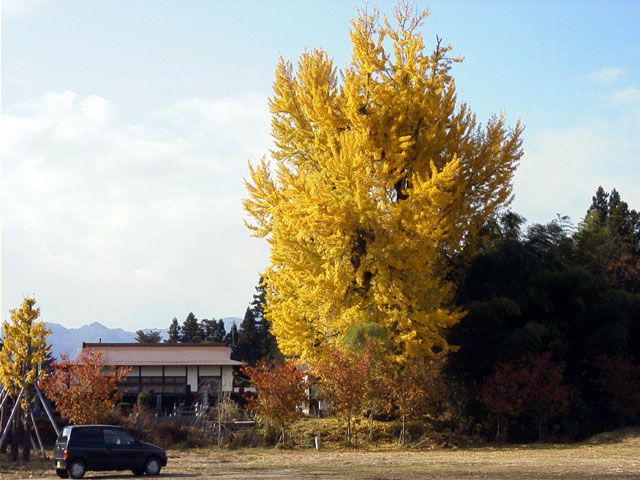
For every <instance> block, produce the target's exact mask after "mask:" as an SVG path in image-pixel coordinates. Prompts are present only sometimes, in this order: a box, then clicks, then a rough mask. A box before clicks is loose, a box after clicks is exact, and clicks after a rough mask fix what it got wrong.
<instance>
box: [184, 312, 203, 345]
mask: <svg viewBox="0 0 640 480" xmlns="http://www.w3.org/2000/svg"><path fill="white" fill-rule="evenodd" d="M180 332H181V334H180V341H181V342H182V343H202V342H203V340H204V331H203V330H202V327H201V326H200V324H199V323H198V319H197V318H196V316H195V315H194V314H193V312H190V313H189V315H187V318H186V319H185V321H184V322H183V323H182V328H181V329H180Z"/></svg>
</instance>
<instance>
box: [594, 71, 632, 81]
mask: <svg viewBox="0 0 640 480" xmlns="http://www.w3.org/2000/svg"><path fill="white" fill-rule="evenodd" d="M626 74H627V71H626V70H625V69H624V68H619V67H605V68H601V69H600V70H597V71H595V72H593V73H592V74H591V75H590V78H591V79H593V80H596V81H598V82H601V83H611V82H614V81H616V80H619V79H620V78H623V77H624V76H625V75H626Z"/></svg>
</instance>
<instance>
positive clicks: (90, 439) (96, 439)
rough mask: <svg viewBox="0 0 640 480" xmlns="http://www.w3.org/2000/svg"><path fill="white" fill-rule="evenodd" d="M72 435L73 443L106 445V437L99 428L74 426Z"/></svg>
mask: <svg viewBox="0 0 640 480" xmlns="http://www.w3.org/2000/svg"><path fill="white" fill-rule="evenodd" d="M71 435H72V440H73V443H76V442H78V443H83V444H85V445H86V444H92V445H104V437H103V436H102V431H100V429H99V428H74V429H73V430H72V433H71Z"/></svg>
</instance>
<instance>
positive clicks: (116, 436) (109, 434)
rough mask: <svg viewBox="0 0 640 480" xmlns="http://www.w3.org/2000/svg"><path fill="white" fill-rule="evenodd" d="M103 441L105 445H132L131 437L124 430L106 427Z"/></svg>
mask: <svg viewBox="0 0 640 480" xmlns="http://www.w3.org/2000/svg"><path fill="white" fill-rule="evenodd" d="M104 443H106V444H107V445H133V443H134V441H133V437H132V436H131V435H129V434H128V433H127V432H125V431H124V430H115V429H110V428H106V429H105V430H104Z"/></svg>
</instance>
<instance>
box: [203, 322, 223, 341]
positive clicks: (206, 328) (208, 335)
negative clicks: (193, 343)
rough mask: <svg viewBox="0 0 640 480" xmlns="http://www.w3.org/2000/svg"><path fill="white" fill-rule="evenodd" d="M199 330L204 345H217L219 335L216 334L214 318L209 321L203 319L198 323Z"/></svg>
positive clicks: (216, 328)
mask: <svg viewBox="0 0 640 480" xmlns="http://www.w3.org/2000/svg"><path fill="white" fill-rule="evenodd" d="M200 328H201V330H202V333H203V336H204V342H206V343H218V342H219V340H218V339H219V338H220V334H219V332H218V321H217V320H216V319H215V318H212V319H211V320H208V319H206V318H205V319H203V320H201V321H200Z"/></svg>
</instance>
